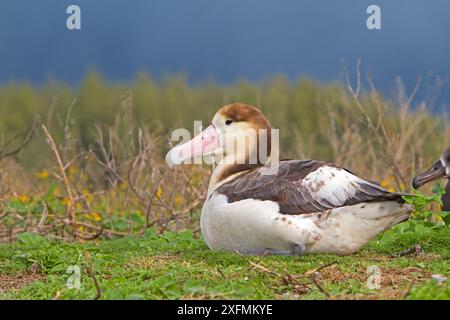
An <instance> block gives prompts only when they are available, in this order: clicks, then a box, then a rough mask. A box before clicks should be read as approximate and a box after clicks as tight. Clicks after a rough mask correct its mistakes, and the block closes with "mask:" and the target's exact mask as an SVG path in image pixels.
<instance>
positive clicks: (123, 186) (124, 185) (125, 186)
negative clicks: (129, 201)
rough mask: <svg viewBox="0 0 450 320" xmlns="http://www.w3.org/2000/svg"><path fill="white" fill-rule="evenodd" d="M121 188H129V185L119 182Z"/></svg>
mask: <svg viewBox="0 0 450 320" xmlns="http://www.w3.org/2000/svg"><path fill="white" fill-rule="evenodd" d="M119 188H120V189H121V190H126V189H127V188H128V185H127V184H126V183H120V184H119Z"/></svg>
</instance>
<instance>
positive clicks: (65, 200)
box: [62, 197, 72, 206]
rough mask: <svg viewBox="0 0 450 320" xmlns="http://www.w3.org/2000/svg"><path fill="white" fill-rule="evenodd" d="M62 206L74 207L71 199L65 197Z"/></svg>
mask: <svg viewBox="0 0 450 320" xmlns="http://www.w3.org/2000/svg"><path fill="white" fill-rule="evenodd" d="M62 204H63V205H64V206H71V205H72V201H70V199H69V198H68V197H65V198H64V199H63V201H62Z"/></svg>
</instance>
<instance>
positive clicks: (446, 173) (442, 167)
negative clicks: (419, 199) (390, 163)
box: [412, 148, 450, 211]
mask: <svg viewBox="0 0 450 320" xmlns="http://www.w3.org/2000/svg"><path fill="white" fill-rule="evenodd" d="M438 179H447V180H448V182H447V185H446V186H445V193H444V194H443V195H442V204H443V205H442V210H444V211H450V148H448V149H447V150H445V151H444V152H443V153H442V155H441V157H440V158H439V160H438V161H436V163H435V164H433V166H432V167H431V168H430V169H428V170H427V171H425V172H424V173H421V174H419V175H418V176H416V177H415V178H414V179H413V183H412V185H413V188H414V189H418V188H420V187H421V186H423V185H424V184H427V183H429V182H432V181H435V180H438Z"/></svg>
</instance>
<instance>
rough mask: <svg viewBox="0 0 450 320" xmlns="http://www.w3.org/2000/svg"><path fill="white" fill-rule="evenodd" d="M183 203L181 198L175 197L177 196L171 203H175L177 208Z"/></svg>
mask: <svg viewBox="0 0 450 320" xmlns="http://www.w3.org/2000/svg"><path fill="white" fill-rule="evenodd" d="M183 201H184V198H183V196H180V195H177V196H175V199H174V201H173V202H174V203H175V205H177V206H179V205H181V204H182V203H183Z"/></svg>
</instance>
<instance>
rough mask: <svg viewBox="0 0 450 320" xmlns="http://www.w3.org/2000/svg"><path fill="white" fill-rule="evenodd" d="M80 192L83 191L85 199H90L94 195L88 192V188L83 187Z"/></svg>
mask: <svg viewBox="0 0 450 320" xmlns="http://www.w3.org/2000/svg"><path fill="white" fill-rule="evenodd" d="M82 193H83V195H84V196H85V198H86V200H87V201H92V200H93V198H94V197H93V196H92V194H91V193H90V192H89V190H87V189H84V190H83V191H82Z"/></svg>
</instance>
